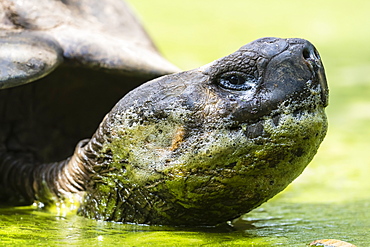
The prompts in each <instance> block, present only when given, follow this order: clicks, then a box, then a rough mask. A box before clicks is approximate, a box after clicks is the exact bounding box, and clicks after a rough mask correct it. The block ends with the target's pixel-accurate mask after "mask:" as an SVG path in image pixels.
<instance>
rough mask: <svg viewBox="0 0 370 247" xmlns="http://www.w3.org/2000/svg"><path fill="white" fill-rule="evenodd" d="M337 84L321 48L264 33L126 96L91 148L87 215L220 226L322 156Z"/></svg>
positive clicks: (87, 149) (88, 153)
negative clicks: (331, 85) (329, 77)
mask: <svg viewBox="0 0 370 247" xmlns="http://www.w3.org/2000/svg"><path fill="white" fill-rule="evenodd" d="M327 102H328V88H327V84H326V79H325V74H324V69H323V66H322V63H321V61H320V57H319V55H318V53H317V51H316V50H315V48H314V47H313V46H312V45H311V44H310V43H309V42H307V41H305V40H301V39H278V38H263V39H260V40H256V41H254V42H252V43H249V44H247V45H245V46H243V47H242V48H241V49H239V50H238V51H236V52H235V53H233V54H231V55H229V56H227V57H224V58H221V59H219V60H217V61H215V62H213V63H211V64H208V65H205V66H203V67H201V68H198V69H195V70H191V71H187V72H182V73H178V74H173V75H169V76H164V77H162V78H159V79H156V80H153V81H150V82H148V83H146V84H144V85H142V86H140V87H139V88H137V89H135V90H134V91H131V92H130V93H129V94H128V95H126V96H125V97H124V98H123V99H122V100H121V101H119V102H118V104H117V105H116V106H115V107H114V108H113V110H112V111H111V112H110V113H109V114H108V115H107V116H106V118H105V119H104V121H103V122H102V124H101V126H100V128H99V129H98V131H97V132H96V133H95V135H94V136H93V138H92V139H91V140H90V142H89V143H87V144H86V145H85V146H84V147H82V148H83V152H84V153H85V155H86V157H88V159H87V158H86V160H87V161H86V162H87V163H88V164H89V165H90V166H91V167H92V174H91V176H90V181H89V184H88V185H87V193H86V196H85V199H84V202H83V205H82V206H81V208H80V214H82V215H85V216H88V217H91V218H96V219H103V220H113V221H121V222H135V223H146V224H174V225H215V224H217V223H220V222H224V221H226V220H231V219H233V218H236V217H238V216H240V215H241V214H243V213H246V212H248V211H250V210H251V209H253V208H255V207H257V206H259V205H260V204H262V203H263V202H265V201H267V200H268V199H269V198H271V197H273V196H274V195H275V194H277V193H278V192H280V191H281V190H283V189H284V188H285V187H286V186H287V185H288V184H289V183H290V182H292V181H293V180H294V179H295V178H296V177H297V176H298V175H299V174H300V173H301V172H302V171H303V169H304V168H305V167H306V165H307V164H308V163H309V162H310V161H311V159H312V158H313V156H314V155H315V153H316V151H317V149H318V147H319V145H320V143H321V141H322V140H323V138H324V136H325V133H326V130H327V121H326V117H325V113H324V108H325V106H326V105H327Z"/></svg>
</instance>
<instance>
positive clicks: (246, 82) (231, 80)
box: [218, 72, 256, 91]
mask: <svg viewBox="0 0 370 247" xmlns="http://www.w3.org/2000/svg"><path fill="white" fill-rule="evenodd" d="M218 84H219V85H220V86H221V87H223V88H226V89H231V90H237V91H243V90H244V91H246V90H250V89H252V88H253V87H254V86H255V85H256V79H255V78H253V77H252V76H250V75H247V74H244V73H241V72H227V73H224V74H222V75H221V76H220V77H219V79H218Z"/></svg>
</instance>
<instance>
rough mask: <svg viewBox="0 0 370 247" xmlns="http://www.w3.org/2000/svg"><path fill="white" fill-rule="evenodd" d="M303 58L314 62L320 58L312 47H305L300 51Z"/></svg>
mask: <svg viewBox="0 0 370 247" xmlns="http://www.w3.org/2000/svg"><path fill="white" fill-rule="evenodd" d="M302 55H303V58H304V59H305V60H314V61H317V60H319V59H320V56H319V54H318V52H317V51H316V49H315V48H314V47H310V46H309V47H305V48H303V51H302Z"/></svg>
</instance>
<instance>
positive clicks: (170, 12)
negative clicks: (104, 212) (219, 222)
mask: <svg viewBox="0 0 370 247" xmlns="http://www.w3.org/2000/svg"><path fill="white" fill-rule="evenodd" d="M130 3H131V4H132V5H133V6H134V7H135V8H136V9H137V11H138V12H139V13H140V15H141V17H142V19H143V20H144V22H145V23H146V26H147V28H148V29H149V31H150V33H151V34H152V35H153V37H154V38H155V42H156V43H157V44H158V46H159V48H160V49H161V50H162V51H163V53H164V54H165V56H166V57H168V58H169V59H170V60H171V61H172V62H173V63H175V64H177V65H178V66H180V67H181V68H183V69H191V68H194V67H197V66H201V65H203V64H205V63H208V62H210V61H212V60H214V59H216V58H219V57H221V56H224V55H227V54H228V53H231V52H233V51H234V50H236V49H238V48H239V47H240V46H242V45H244V44H245V43H247V42H249V41H251V40H254V39H256V38H259V37H263V36H278V37H301V38H306V39H308V40H310V41H312V42H313V43H314V44H315V46H316V47H317V48H318V50H319V52H320V54H321V56H322V58H323V62H324V65H325V68H326V72H327V78H328V83H329V87H330V105H329V107H328V109H327V113H328V119H329V132H328V134H327V137H326V139H325V140H324V142H323V143H322V145H321V147H320V149H319V152H318V154H317V155H316V157H315V158H314V160H313V162H311V164H310V165H309V167H308V168H307V169H306V170H305V171H304V172H303V174H302V175H301V176H300V177H299V178H298V179H296V180H295V181H294V182H293V183H292V184H291V185H290V186H289V187H288V188H287V189H286V190H285V191H284V192H283V193H281V194H279V195H278V196H277V197H275V198H274V199H273V200H271V201H269V202H268V203H266V204H264V205H262V206H261V207H260V208H258V209H256V210H254V211H252V212H251V213H249V214H246V215H245V216H243V217H242V218H240V219H239V220H238V221H237V222H235V228H231V227H229V226H226V225H224V226H220V227H217V228H195V229H194V228H191V229H190V228H186V229H184V228H169V227H148V226H137V225H124V224H116V223H111V222H97V221H94V220H88V219H84V218H82V217H78V216H75V215H73V214H70V215H67V216H64V215H58V214H57V213H47V212H42V211H38V210H35V209H32V208H13V209H4V208H3V209H0V245H4V246H9V245H17V246H23V245H44V246H55V245H75V246H84V245H88V246H109V245H112V246H238V245H239V246H307V244H308V243H310V242H312V241H314V240H316V239H326V238H335V239H340V240H343V241H347V242H351V243H352V244H355V245H356V246H359V247H360V246H365V247H366V246H369V245H370V234H369V232H370V213H369V211H370V210H369V206H370V205H369V204H370V193H369V191H370V179H369V174H370V73H369V71H370V45H369V43H370V42H369V41H370V28H369V27H370V17H369V15H368V11H369V9H370V1H365V0H353V1H350V2H349V1H343V0H336V1H334V0H328V1H320V0H311V1H295V0H286V1H274V0H261V1H248V0H233V1H222V0H202V1H196V0H188V1H169V0H156V1H155V4H154V3H153V1H149V0H131V1H130ZM148 6H149V7H148Z"/></svg>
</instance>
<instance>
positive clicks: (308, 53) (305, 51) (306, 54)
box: [302, 47, 311, 60]
mask: <svg viewBox="0 0 370 247" xmlns="http://www.w3.org/2000/svg"><path fill="white" fill-rule="evenodd" d="M302 54H303V58H304V59H305V60H307V59H310V58H311V51H310V50H309V49H308V48H307V47H306V48H304V49H303V52H302Z"/></svg>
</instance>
